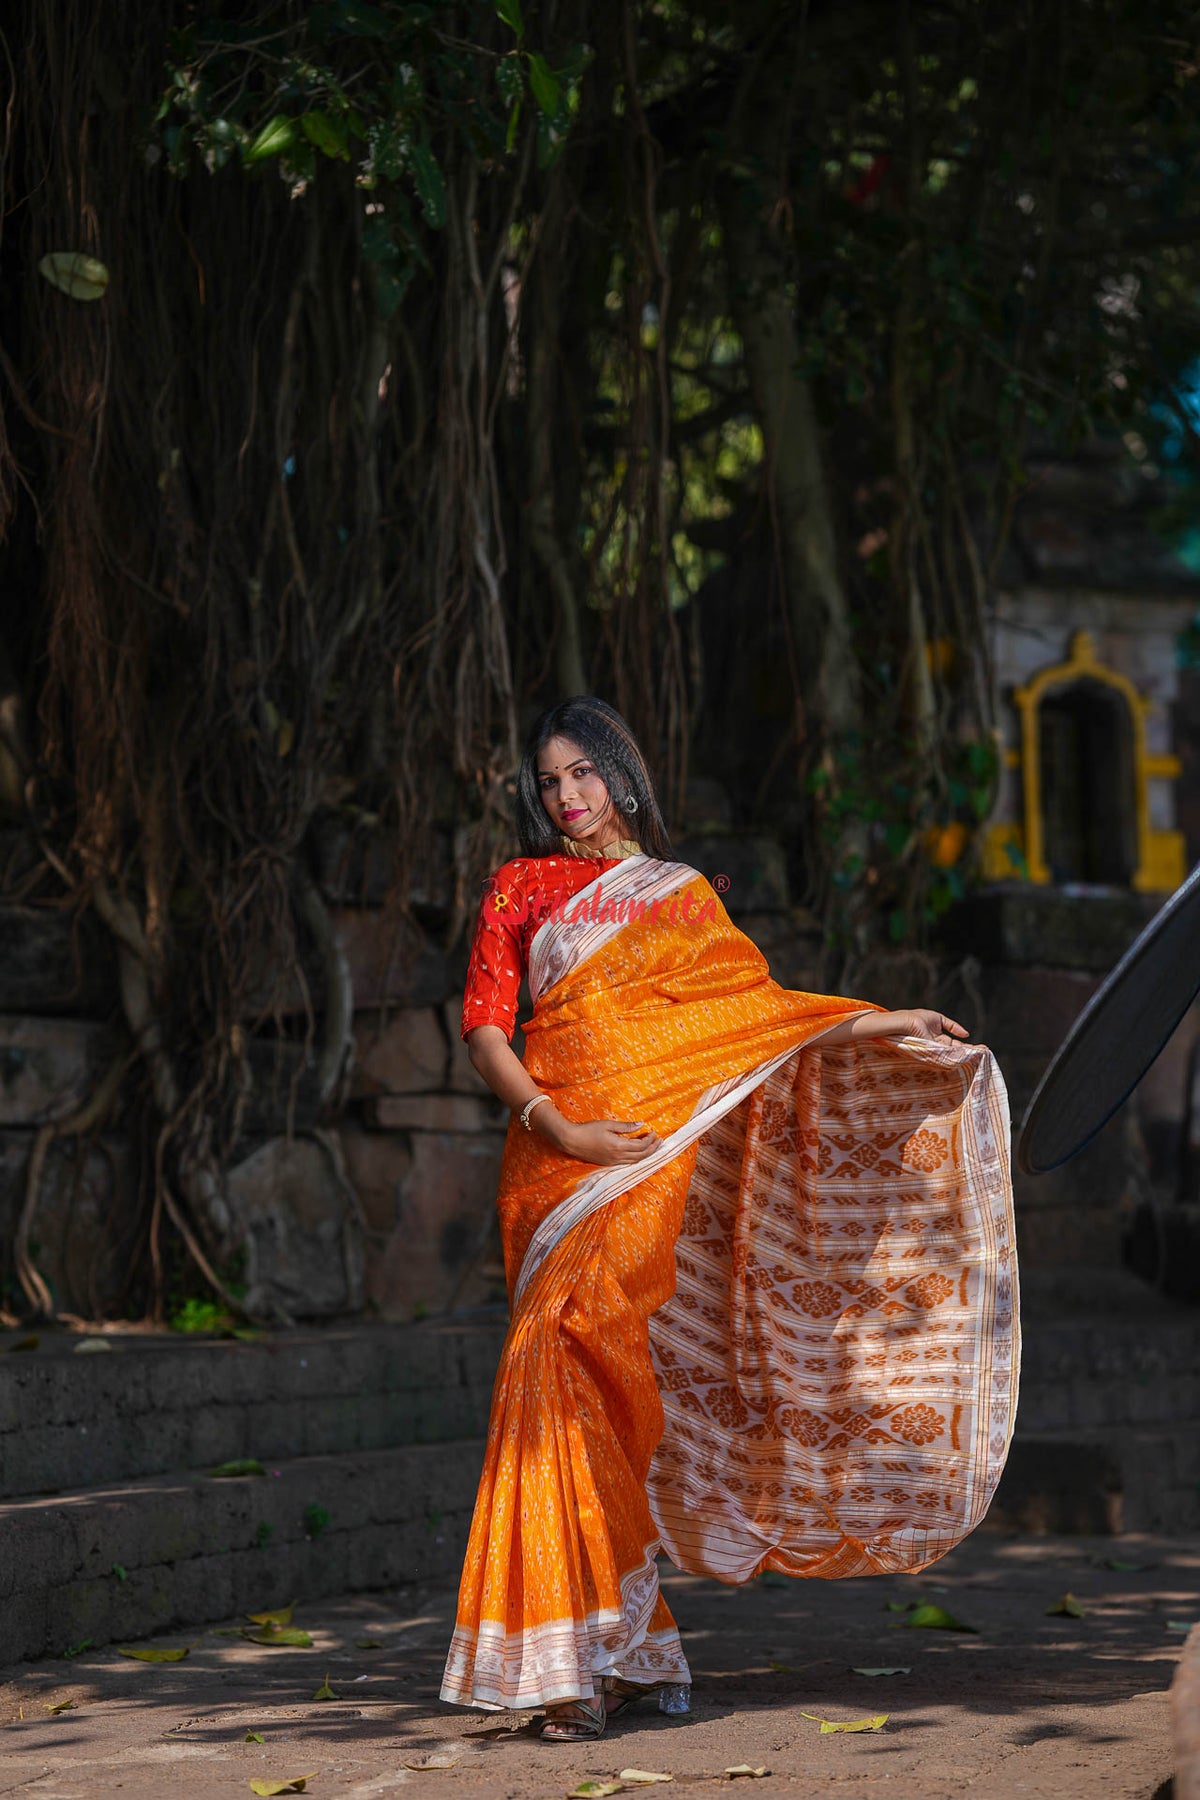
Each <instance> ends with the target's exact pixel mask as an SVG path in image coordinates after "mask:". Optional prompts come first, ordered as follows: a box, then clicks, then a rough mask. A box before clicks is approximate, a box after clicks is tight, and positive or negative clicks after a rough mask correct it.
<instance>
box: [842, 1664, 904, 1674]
mask: <svg viewBox="0 0 1200 1800" xmlns="http://www.w3.org/2000/svg"><path fill="white" fill-rule="evenodd" d="M850 1673H851V1674H852V1675H911V1674H912V1670H911V1668H909V1669H903V1668H901V1667H900V1666H899V1665H897V1666H896V1667H894V1668H890V1669H851V1671H850Z"/></svg>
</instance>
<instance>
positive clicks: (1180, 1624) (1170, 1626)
mask: <svg viewBox="0 0 1200 1800" xmlns="http://www.w3.org/2000/svg"><path fill="white" fill-rule="evenodd" d="M1195 1623H1196V1621H1195V1619H1168V1620H1167V1630H1168V1631H1184V1632H1186V1631H1190V1630H1191V1629H1192V1626H1193V1625H1194V1624H1195Z"/></svg>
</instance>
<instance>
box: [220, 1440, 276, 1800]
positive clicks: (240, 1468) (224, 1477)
mask: <svg viewBox="0 0 1200 1800" xmlns="http://www.w3.org/2000/svg"><path fill="white" fill-rule="evenodd" d="M208 1472H209V1475H210V1476H211V1477H212V1479H213V1480H214V1481H228V1480H230V1479H231V1478H232V1477H233V1476H235V1475H265V1474H266V1472H267V1471H266V1470H265V1469H264V1468H263V1466H262V1464H261V1463H260V1462H259V1460H258V1458H257V1456H235V1457H234V1459H233V1461H232V1462H223V1463H218V1464H217V1466H216V1468H215V1469H210V1470H209V1471H208ZM279 1791H280V1792H281V1793H283V1792H286V1789H280V1790H279Z"/></svg>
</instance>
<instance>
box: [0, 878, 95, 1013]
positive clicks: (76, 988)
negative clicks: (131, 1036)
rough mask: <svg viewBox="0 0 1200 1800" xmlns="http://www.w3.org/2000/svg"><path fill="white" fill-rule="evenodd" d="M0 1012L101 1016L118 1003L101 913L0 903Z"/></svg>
mask: <svg viewBox="0 0 1200 1800" xmlns="http://www.w3.org/2000/svg"><path fill="white" fill-rule="evenodd" d="M0 943H2V944H3V945H4V955H3V956H2V957H0V1013H9V1012H12V1013H35V1014H37V1015H39V1016H45V1015H46V1014H52V1015H58V1014H62V1013H67V1014H75V1015H82V1016H83V1017H85V1018H89V1019H94V1018H103V1017H104V1016H105V1014H107V1013H109V1012H111V1011H112V1009H113V1008H114V1007H115V1006H116V1005H117V959H116V952H115V951H114V949H113V943H112V939H111V938H110V937H109V935H108V933H107V932H106V931H105V930H104V928H103V927H102V926H101V924H100V922H99V920H98V919H96V918H94V917H92V916H91V915H90V914H85V915H84V916H83V917H82V918H80V919H77V918H76V917H75V915H74V913H72V912H69V911H67V910H66V908H64V907H58V906H55V907H42V906H0Z"/></svg>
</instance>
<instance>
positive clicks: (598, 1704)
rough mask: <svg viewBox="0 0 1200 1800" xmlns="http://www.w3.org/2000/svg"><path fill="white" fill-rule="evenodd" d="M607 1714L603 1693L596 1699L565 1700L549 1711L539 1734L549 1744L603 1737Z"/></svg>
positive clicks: (571, 1742)
mask: <svg viewBox="0 0 1200 1800" xmlns="http://www.w3.org/2000/svg"><path fill="white" fill-rule="evenodd" d="M606 1716H607V1715H606V1713H605V1707H604V1695H603V1694H601V1695H600V1697H599V1698H598V1699H596V1700H564V1701H562V1702H561V1704H560V1705H558V1706H555V1707H553V1708H551V1709H550V1710H549V1711H548V1712H547V1715H546V1722H545V1724H544V1725H543V1726H542V1729H541V1731H540V1732H539V1733H538V1736H539V1737H541V1738H543V1739H544V1740H545V1742H546V1743H548V1744H574V1743H578V1742H579V1740H580V1739H581V1738H598V1737H603V1735H604V1726H605V1723H606ZM556 1727H557V1729H556Z"/></svg>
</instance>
